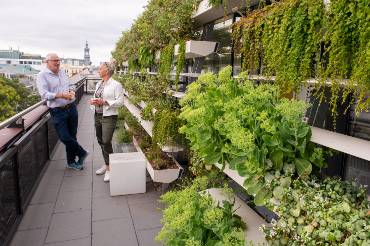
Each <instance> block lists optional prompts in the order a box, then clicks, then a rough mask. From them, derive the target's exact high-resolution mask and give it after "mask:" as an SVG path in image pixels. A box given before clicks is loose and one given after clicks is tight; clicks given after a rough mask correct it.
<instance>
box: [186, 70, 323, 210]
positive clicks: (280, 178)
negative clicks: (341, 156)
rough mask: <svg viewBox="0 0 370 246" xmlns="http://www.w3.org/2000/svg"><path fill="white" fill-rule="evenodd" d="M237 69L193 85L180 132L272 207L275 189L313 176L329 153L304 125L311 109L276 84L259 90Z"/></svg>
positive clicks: (259, 200) (205, 156)
mask: <svg viewBox="0 0 370 246" xmlns="http://www.w3.org/2000/svg"><path fill="white" fill-rule="evenodd" d="M246 77H247V76H246V74H241V76H240V80H235V79H233V78H232V77H231V67H226V68H225V69H223V70H221V71H220V73H219V75H218V76H217V75H212V74H209V73H208V74H205V75H202V76H200V77H199V78H198V81H196V82H194V83H192V84H191V85H189V87H188V91H187V94H186V96H185V97H184V98H183V100H182V101H181V105H182V109H181V110H182V112H181V114H180V118H182V119H184V120H185V121H186V124H185V125H184V126H183V127H181V128H180V132H182V133H184V134H185V135H186V137H187V138H188V140H189V141H190V145H191V149H192V150H193V151H195V152H196V153H197V154H198V155H199V156H200V157H201V158H203V159H204V161H205V162H207V163H217V162H218V163H222V164H225V163H226V162H227V163H229V166H230V168H231V169H236V170H237V171H238V173H239V174H240V175H241V176H244V177H246V180H245V185H244V186H245V188H246V189H247V191H248V193H249V194H251V195H254V196H255V199H254V200H255V203H256V204H257V205H266V204H267V202H268V201H269V199H270V198H271V197H272V195H273V190H274V189H275V187H278V186H283V187H288V186H290V183H291V179H292V178H295V177H296V176H299V177H300V178H307V177H308V176H309V174H310V173H311V171H312V166H313V165H314V166H316V167H318V168H322V167H323V166H324V160H323V151H322V149H321V148H317V147H315V146H314V144H312V143H311V142H310V137H311V129H310V127H309V126H308V125H307V124H306V123H304V122H303V121H302V118H303V115H304V113H305V111H306V108H307V105H306V104H305V103H304V102H301V101H295V100H288V99H284V98H283V99H282V98H280V96H279V91H278V89H277V87H276V86H273V85H268V84H262V85H259V86H255V85H254V84H253V83H252V82H250V81H248V80H246Z"/></svg>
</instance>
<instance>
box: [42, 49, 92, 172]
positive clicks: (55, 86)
mask: <svg viewBox="0 0 370 246" xmlns="http://www.w3.org/2000/svg"><path fill="white" fill-rule="evenodd" d="M45 62H46V68H45V69H44V70H43V71H41V72H40V73H39V74H38V76H37V81H36V83H37V89H38V91H39V94H40V95H41V98H43V99H46V100H47V106H48V107H49V111H50V114H51V118H52V121H53V123H54V126H55V129H56V131H57V133H58V137H59V139H60V140H61V141H62V142H63V144H64V145H65V147H66V152H67V168H72V169H75V170H82V169H83V162H84V160H85V159H86V157H87V154H88V152H87V151H86V150H84V149H83V148H82V147H81V145H80V144H79V143H78V142H77V138H76V135H77V126H78V112H77V108H76V103H75V94H74V92H73V91H70V90H69V80H68V77H67V75H66V74H65V73H64V71H63V70H60V59H59V57H58V55H57V54H54V53H51V54H48V55H47V56H46V58H45ZM77 158H78V160H77V161H76V159H77Z"/></svg>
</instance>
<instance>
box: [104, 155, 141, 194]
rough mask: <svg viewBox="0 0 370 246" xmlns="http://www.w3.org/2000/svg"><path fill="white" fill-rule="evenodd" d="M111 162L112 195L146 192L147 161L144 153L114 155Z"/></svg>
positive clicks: (110, 158)
mask: <svg viewBox="0 0 370 246" xmlns="http://www.w3.org/2000/svg"><path fill="white" fill-rule="evenodd" d="M109 160H110V182H109V185H110V195H111V196H120V195H127V194H136V193H145V192H146V172H145V167H146V159H145V156H144V154H143V153H142V152H131V153H113V154H110V155H109Z"/></svg>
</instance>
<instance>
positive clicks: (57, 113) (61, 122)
mask: <svg viewBox="0 0 370 246" xmlns="http://www.w3.org/2000/svg"><path fill="white" fill-rule="evenodd" d="M50 114H51V118H52V120H53V123H54V126H55V130H56V131H57V133H58V137H59V139H60V141H62V142H63V144H64V145H65V146H66V152H67V162H68V164H71V163H74V162H75V161H76V157H79V158H80V157H82V156H83V155H85V154H86V151H85V150H84V149H83V148H82V147H81V145H80V144H79V143H78V142H77V136H76V135H77V127H78V112H77V108H76V104H75V103H74V102H73V103H71V105H70V106H69V107H66V108H51V109H50Z"/></svg>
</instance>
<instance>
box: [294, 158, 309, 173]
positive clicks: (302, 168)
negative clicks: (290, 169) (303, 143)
mask: <svg viewBox="0 0 370 246" xmlns="http://www.w3.org/2000/svg"><path fill="white" fill-rule="evenodd" d="M295 166H296V168H297V172H298V175H299V176H308V175H309V174H310V173H311V172H312V165H311V163H310V162H309V161H307V160H304V159H299V158H298V159H296V160H295Z"/></svg>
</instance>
